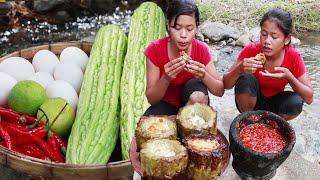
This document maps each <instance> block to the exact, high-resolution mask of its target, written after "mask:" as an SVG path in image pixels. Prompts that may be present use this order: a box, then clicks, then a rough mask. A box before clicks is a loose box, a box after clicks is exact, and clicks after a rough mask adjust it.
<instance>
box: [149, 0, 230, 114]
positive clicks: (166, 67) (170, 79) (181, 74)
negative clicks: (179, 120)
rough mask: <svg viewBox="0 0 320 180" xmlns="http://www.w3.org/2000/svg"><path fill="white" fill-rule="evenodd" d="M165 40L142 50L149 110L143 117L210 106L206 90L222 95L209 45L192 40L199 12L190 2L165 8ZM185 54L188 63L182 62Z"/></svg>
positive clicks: (180, 1)
mask: <svg viewBox="0 0 320 180" xmlns="http://www.w3.org/2000/svg"><path fill="white" fill-rule="evenodd" d="M167 23H168V26H167V29H168V34H169V36H168V37H164V38H162V39H158V40H156V41H154V42H152V43H151V44H149V46H148V47H147V48H146V49H145V55H146V57H147V90H146V96H147V99H148V101H149V103H150V104H151V107H150V108H149V109H147V110H146V112H145V113H144V115H145V116H146V115H160V114H162V115H175V114H177V112H178V109H179V108H180V107H181V106H184V105H185V104H192V103H196V102H199V103H205V104H208V103H209V99H208V92H207V89H209V91H210V92H211V93H212V94H214V95H217V96H222V95H223V93H224V87H223V82H222V78H221V77H220V76H219V74H218V73H217V71H216V69H215V67H214V64H213V63H212V57H211V55H210V52H209V48H208V46H207V45H206V44H205V43H203V42H200V41H199V40H197V39H195V35H196V31H197V28H198V25H199V11H198V8H197V6H196V5H195V3H194V1H193V0H173V1H171V2H170V3H169V6H168V9H167ZM182 52H184V53H186V57H187V59H188V60H187V61H184V60H182V59H181V53H182Z"/></svg>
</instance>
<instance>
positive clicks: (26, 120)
mask: <svg viewBox="0 0 320 180" xmlns="http://www.w3.org/2000/svg"><path fill="white" fill-rule="evenodd" d="M19 121H20V122H22V123H23V122H24V124H33V123H36V122H38V119H37V118H35V117H32V116H30V115H27V114H23V115H21V116H20V117H19Z"/></svg>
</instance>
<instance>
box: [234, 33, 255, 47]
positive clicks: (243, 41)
mask: <svg viewBox="0 0 320 180" xmlns="http://www.w3.org/2000/svg"><path fill="white" fill-rule="evenodd" d="M250 42H251V41H250V35H249V34H248V33H247V34H243V35H241V36H240V37H239V39H237V40H236V45H237V46H241V47H244V46H246V45H247V44H249V43H250Z"/></svg>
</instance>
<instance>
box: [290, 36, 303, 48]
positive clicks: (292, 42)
mask: <svg viewBox="0 0 320 180" xmlns="http://www.w3.org/2000/svg"><path fill="white" fill-rule="evenodd" d="M291 44H292V45H293V46H299V45H301V41H300V39H298V38H296V37H293V36H291Z"/></svg>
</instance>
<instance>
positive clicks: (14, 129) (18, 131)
mask: <svg viewBox="0 0 320 180" xmlns="http://www.w3.org/2000/svg"><path fill="white" fill-rule="evenodd" d="M1 124H2V125H3V128H4V129H5V130H6V131H7V132H8V133H9V134H10V135H11V136H24V135H26V134H29V133H28V132H27V131H26V130H27V128H26V127H24V128H20V127H19V126H16V125H14V124H11V123H7V122H1Z"/></svg>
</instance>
